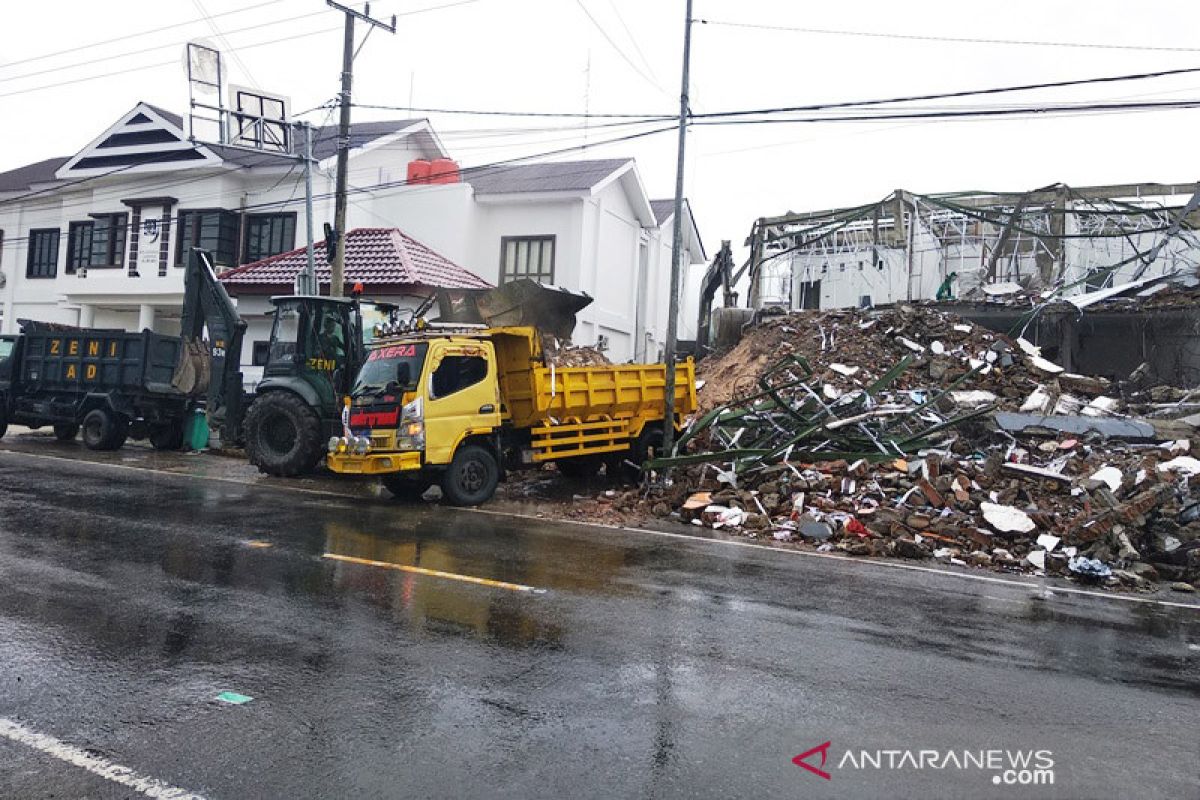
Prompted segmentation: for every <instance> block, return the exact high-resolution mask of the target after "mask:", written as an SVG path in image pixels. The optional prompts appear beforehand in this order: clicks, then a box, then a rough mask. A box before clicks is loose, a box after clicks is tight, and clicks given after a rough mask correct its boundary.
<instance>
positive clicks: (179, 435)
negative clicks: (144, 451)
mask: <svg viewBox="0 0 1200 800" xmlns="http://www.w3.org/2000/svg"><path fill="white" fill-rule="evenodd" d="M150 445H151V446H152V447H153V448H154V449H155V450H178V449H179V448H181V447H183V424H182V423H179V422H168V423H166V424H163V425H155V426H153V427H151V428H150Z"/></svg>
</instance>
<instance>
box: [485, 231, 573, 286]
mask: <svg viewBox="0 0 1200 800" xmlns="http://www.w3.org/2000/svg"><path fill="white" fill-rule="evenodd" d="M547 243H549V245H550V266H549V269H548V270H543V269H541V268H540V265H539V268H538V270H537V271H536V272H531V271H530V257H531V255H532V253H533V245H534V244H536V245H538V250H537V252H538V260H539V261H542V260H543V258H544V253H545V246H546V244H547ZM509 244H512V245H513V265H512V269H511V270H510V269H509V266H508V251H509ZM521 245H525V250H524V253H522V250H521ZM557 258H558V236H557V235H556V234H553V233H548V234H538V235H535V236H501V237H500V279H499V281H498V282H497V283H498V284H505V283H508V282H510V281H515V280H520V279H521V278H530V279H532V280H535V281H537V282H538V283H549V284H553V283H554V270H555V261H556V260H557ZM522 261H523V263H522ZM522 267H524V271H522Z"/></svg>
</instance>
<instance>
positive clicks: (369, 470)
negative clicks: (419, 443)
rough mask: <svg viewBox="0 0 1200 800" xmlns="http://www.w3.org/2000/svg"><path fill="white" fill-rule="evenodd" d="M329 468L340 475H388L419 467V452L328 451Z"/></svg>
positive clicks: (327, 463)
mask: <svg viewBox="0 0 1200 800" xmlns="http://www.w3.org/2000/svg"><path fill="white" fill-rule="evenodd" d="M325 463H326V465H327V466H328V467H329V469H331V470H333V471H334V472H336V473H338V474H340V475H390V474H392V473H394V472H409V471H412V470H418V469H420V468H421V453H420V452H419V451H416V450H412V451H408V452H394V453H367V454H366V455H365V456H359V455H353V454H351V453H330V454H329V455H328V456H326V457H325Z"/></svg>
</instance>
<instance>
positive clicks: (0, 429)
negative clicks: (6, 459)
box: [0, 407, 8, 439]
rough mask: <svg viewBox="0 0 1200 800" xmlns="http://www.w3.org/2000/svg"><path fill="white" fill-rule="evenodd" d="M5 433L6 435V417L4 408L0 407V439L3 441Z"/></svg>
mask: <svg viewBox="0 0 1200 800" xmlns="http://www.w3.org/2000/svg"><path fill="white" fill-rule="evenodd" d="M6 433H8V415H7V414H5V413H4V408H3V407H0V439H3V438H4V434H6Z"/></svg>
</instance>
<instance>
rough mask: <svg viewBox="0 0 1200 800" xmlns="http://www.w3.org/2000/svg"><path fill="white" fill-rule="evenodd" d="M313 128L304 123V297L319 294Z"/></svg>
mask: <svg viewBox="0 0 1200 800" xmlns="http://www.w3.org/2000/svg"><path fill="white" fill-rule="evenodd" d="M312 132H313V126H312V123H311V122H305V123H304V221H305V227H306V229H307V234H308V262H307V264H306V265H305V268H304V280H303V281H302V282H301V286H300V293H301V294H305V295H316V294H320V291H319V289H320V287H319V286H318V285H317V268H316V264H315V263H314V261H313V192H312V168H313V153H312V142H313V134H312Z"/></svg>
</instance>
